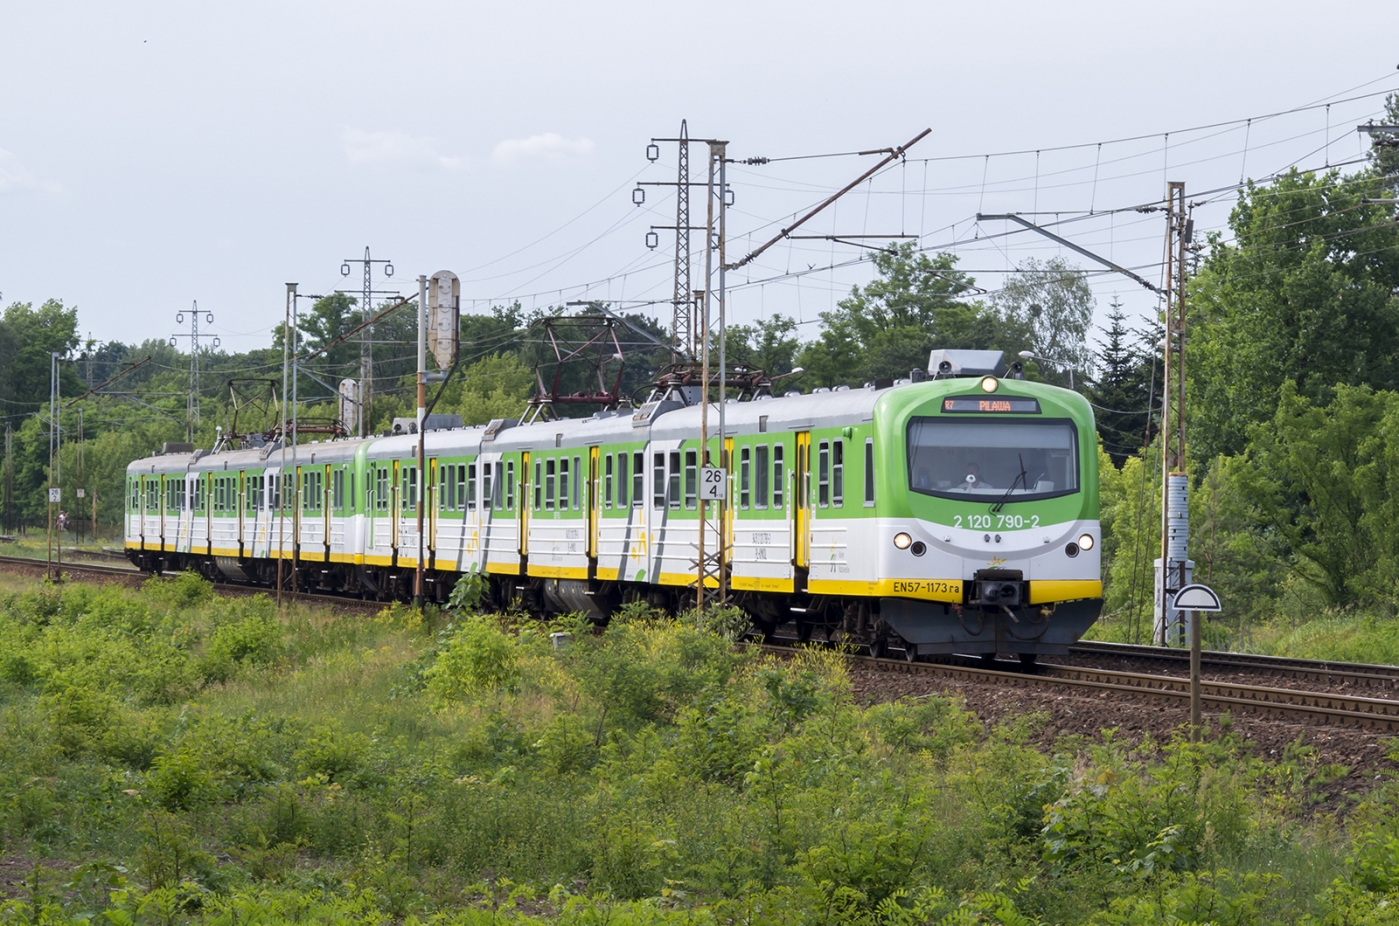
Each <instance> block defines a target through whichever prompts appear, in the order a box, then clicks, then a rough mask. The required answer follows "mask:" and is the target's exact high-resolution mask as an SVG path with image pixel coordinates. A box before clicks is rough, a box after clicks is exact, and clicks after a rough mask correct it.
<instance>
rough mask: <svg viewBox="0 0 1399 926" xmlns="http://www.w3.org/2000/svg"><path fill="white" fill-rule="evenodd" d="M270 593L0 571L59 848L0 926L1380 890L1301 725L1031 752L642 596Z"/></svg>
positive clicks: (531, 916) (1148, 914)
mask: <svg viewBox="0 0 1399 926" xmlns="http://www.w3.org/2000/svg"><path fill="white" fill-rule="evenodd" d="M1129 462H1130V461H1129ZM267 607H268V606H267V605H266V603H265V602H259V601H258V600H257V599H235V600H231V601H230V600H223V599H211V598H210V597H209V596H208V590H207V588H205V587H203V586H202V585H201V584H200V583H198V582H197V580H193V579H181V580H179V581H168V580H166V581H156V582H152V583H149V584H148V585H147V587H146V588H144V589H142V590H140V591H129V590H125V589H121V588H112V587H109V588H95V587H92V586H67V587H63V588H57V589H46V588H43V587H41V586H36V587H35V588H34V590H32V591H24V592H22V593H19V594H13V595H10V596H9V597H8V598H6V600H4V601H3V602H0V652H3V653H7V654H12V653H20V654H22V655H23V656H24V660H23V662H22V663H21V662H20V661H19V660H15V659H9V660H7V661H5V662H4V663H3V665H4V667H5V669H4V673H5V674H4V677H3V679H2V680H0V844H3V845H4V846H5V850H6V851H7V852H9V853H13V854H15V855H17V856H19V857H26V856H28V857H34V858H45V859H56V860H59V861H60V862H61V863H62V864H64V865H65V866H69V865H72V864H79V863H80V864H81V867H79V868H70V869H69V870H70V871H71V872H72V874H69V875H48V876H41V874H40V873H38V872H36V873H35V874H34V876H33V877H31V878H28V879H26V884H25V887H24V888H22V889H21V891H20V892H19V894H18V895H17V896H14V897H12V898H11V899H9V900H8V901H5V902H4V903H3V906H2V907H0V921H3V922H5V923H11V924H28V923H38V922H40V921H42V922H45V923H69V922H73V923H77V922H78V921H79V920H81V921H83V922H99V921H100V922H107V923H130V924H136V923H144V922H160V923H162V924H177V923H186V922H188V923H194V922H210V923H224V922H234V921H237V922H253V921H256V922H268V923H280V922H307V921H315V922H327V923H339V922H354V923H380V922H388V921H401V922H408V921H410V920H411V921H414V922H426V921H429V920H431V921H433V922H438V923H444V924H445V923H457V922H460V923H488V922H518V923H545V922H551V923H579V924H594V923H599V922H612V923H623V924H625V923H638V924H642V923H644V924H657V923H670V922H675V923H690V924H693V923H715V924H717V923H722V922H765V923H771V924H778V926H788V924H791V926H807V924H811V926H815V924H834V923H842V924H844V923H854V924H860V926H866V924H867V926H885V924H913V923H958V924H962V923H1040V922H1043V923H1050V922H1053V923H1113V924H1121V923H1146V922H1156V921H1162V920H1164V921H1170V918H1171V917H1175V918H1176V920H1177V921H1182V922H1188V921H1200V922H1204V921H1214V922H1235V923H1291V922H1303V921H1307V917H1312V918H1313V921H1315V922H1323V921H1334V922H1346V921H1347V920H1346V919H1345V917H1351V919H1350V920H1349V921H1351V922H1359V921H1366V922H1368V921H1373V918H1374V917H1375V916H1378V915H1383V913H1382V911H1384V910H1386V909H1388V908H1387V907H1385V906H1383V902H1386V898H1391V897H1393V896H1394V895H1393V894H1392V893H1390V892H1391V890H1392V888H1393V884H1392V882H1394V881H1395V879H1396V876H1395V874H1394V872H1396V871H1399V863H1396V862H1395V857H1396V853H1395V849H1394V846H1395V845H1399V842H1397V841H1396V840H1399V825H1396V824H1395V822H1394V821H1395V820H1396V819H1399V815H1397V814H1396V813H1395V811H1394V807H1395V805H1396V799H1395V797H1394V792H1391V791H1390V790H1389V786H1386V787H1385V788H1382V789H1381V790H1380V791H1379V792H1377V794H1376V796H1375V797H1374V798H1372V799H1371V800H1369V801H1367V802H1366V803H1364V804H1362V805H1361V806H1360V807H1359V808H1358V809H1357V810H1356V812H1355V814H1354V817H1353V820H1354V822H1353V824H1352V825H1351V832H1349V833H1348V832H1346V830H1344V829H1343V828H1340V827H1338V826H1336V825H1334V824H1331V825H1316V824H1314V823H1312V822H1309V818H1308V817H1307V816H1306V813H1307V812H1308V809H1309V808H1311V807H1312V806H1313V803H1314V801H1315V799H1316V798H1315V791H1316V789H1318V788H1319V787H1320V786H1321V785H1322V784H1324V783H1326V782H1329V781H1332V780H1334V779H1335V777H1336V776H1337V775H1338V774H1343V773H1344V770H1336V769H1328V768H1326V767H1324V766H1320V765H1319V764H1317V763H1316V762H1315V761H1314V760H1309V759H1308V757H1307V754H1306V750H1305V748H1297V749H1292V748H1290V749H1289V750H1287V751H1286V754H1285V755H1284V756H1283V757H1281V758H1280V759H1279V760H1278V761H1275V762H1270V761H1262V760H1259V759H1257V758H1255V757H1253V756H1252V755H1251V752H1250V749H1249V748H1248V746H1247V745H1246V744H1243V743H1239V742H1236V741H1235V740H1234V739H1232V738H1230V737H1221V738H1215V739H1211V740H1209V741H1207V742H1205V743H1203V744H1189V743H1185V742H1183V741H1172V742H1170V743H1168V744H1166V745H1165V746H1158V745H1156V744H1154V743H1152V742H1150V741H1143V742H1141V743H1135V744H1127V743H1123V742H1120V741H1119V739H1118V737H1117V736H1116V735H1115V734H1113V733H1112V732H1111V731H1107V732H1105V733H1104V735H1103V736H1102V737H1101V738H1099V739H1097V740H1096V741H1085V742H1078V743H1064V744H1061V746H1060V747H1059V748H1058V750H1057V751H1055V752H1053V753H1050V752H1046V751H1041V750H1040V749H1037V748H1034V747H1031V746H1030V745H1028V736H1029V731H1030V729H1031V728H1032V725H1031V724H1028V723H1024V722H1019V721H1015V722H1011V723H1008V724H1005V725H1001V726H997V727H993V728H990V729H988V728H986V727H985V726H984V725H983V724H982V723H981V722H980V721H979V720H978V719H977V718H976V717H975V716H973V715H971V714H970V713H969V712H967V711H966V710H965V708H964V707H963V706H962V705H961V703H960V702H959V701H958V700H956V699H955V698H951V697H944V696H929V697H920V698H910V699H904V700H900V701H896V702H892V703H886V704H875V705H870V706H862V705H860V704H858V703H856V701H855V700H854V698H853V696H852V685H851V681H850V679H849V678H848V677H847V675H846V668H845V665H844V663H843V662H842V661H841V660H840V658H839V656H838V655H836V654H833V653H831V652H829V651H818V650H804V651H799V652H797V653H795V654H794V655H793V656H792V657H791V658H790V659H785V660H778V659H775V658H772V657H765V656H763V655H761V654H759V653H758V652H756V651H753V650H742V649H736V648H735V647H734V646H733V645H732V644H731V643H730V642H729V641H728V640H727V639H725V638H724V637H723V636H721V635H719V634H718V633H715V632H713V631H712V630H710V629H706V628H705V627H704V626H701V623H702V622H699V621H693V620H682V621H676V620H671V619H668V618H665V617H664V616H663V615H660V614H658V613H657V612H654V611H651V610H650V609H648V608H647V607H646V606H645V605H644V604H642V603H634V604H633V605H630V606H629V607H628V608H627V609H626V613H625V614H621V615H618V617H617V619H615V620H614V621H612V622H611V623H610V624H609V625H608V626H607V627H606V628H605V629H603V630H601V631H595V629H594V628H592V626H591V625H590V624H589V623H588V622H587V621H586V620H583V619H582V618H580V617H577V616H574V617H568V618H565V619H562V620H561V621H560V622H559V623H558V624H556V625H549V626H545V627H541V626H539V625H537V624H535V623H533V622H530V621H523V622H522V621H520V620H518V619H506V618H499V617H486V616H480V615H474V616H467V617H465V618H462V617H459V618H458V620H457V621H456V622H455V623H453V624H450V625H447V626H444V627H442V628H441V629H440V630H438V629H437V628H435V627H434V622H433V620H431V619H429V618H428V617H424V618H423V619H399V618H398V617H394V616H392V615H389V616H386V617H385V618H384V619H379V620H373V621H362V620H357V619H350V618H334V617H331V616H329V615H326V614H324V613H320V614H317V613H313V612H303V611H296V610H293V611H291V612H289V613H286V614H283V615H281V616H280V618H281V619H275V618H274V617H273V612H271V611H269V610H266V609H267ZM268 618H273V619H271V620H268ZM555 626H557V627H560V628H561V629H564V630H567V631H568V632H569V633H570V634H571V638H572V642H571V644H570V645H568V646H566V647H562V648H557V649H556V648H554V647H553V646H551V645H550V643H549V641H548V632H549V631H550V630H552V629H554V627H555ZM226 628H240V630H239V632H238V634H236V635H233V636H229V637H220V633H221V632H225V629H226ZM253 629H256V631H257V632H256V633H255V634H254V633H252V630H253ZM245 633H247V634H248V636H244V635H243V634H245ZM250 638H251V639H255V640H257V641H261V642H259V643H258V645H255V646H245V647H242V648H241V649H240V648H239V647H237V646H234V645H233V644H234V643H236V642H238V641H242V640H246V639H250ZM216 640H225V641H227V642H225V643H221V644H219V645H220V646H224V647H225V649H224V652H225V655H226V656H227V657H228V658H229V659H232V660H234V663H235V665H234V667H233V670H232V671H231V673H230V674H229V675H228V677H227V678H226V680H223V681H217V680H210V679H207V678H205V677H204V676H203V675H201V667H203V666H206V665H208V664H209V653H210V651H211V650H212V649H213V648H214V647H215V641H216ZM268 640H270V641H271V643H270V644H269V645H268V646H266V647H264V646H263V643H264V642H266V641H268ZM108 650H110V651H111V653H110V654H109V653H108ZM235 653H239V654H241V655H238V656H235ZM181 667H182V668H181ZM405 674H408V675H414V674H417V675H421V676H422V677H424V678H425V679H426V684H425V685H424V686H405V685H404V684H403V678H404V677H405ZM390 691H394V692H395V695H394V697H392V698H390V697H389V693H390ZM434 706H435V707H438V708H441V709H439V710H435V711H434V710H431V709H430V708H432V707H434ZM1326 871H1335V872H1339V877H1334V876H1333V875H1322V876H1321V877H1320V879H1319V880H1318V876H1317V875H1316V874H1315V873H1316V872H1326ZM1333 877H1334V880H1332V879H1333ZM1367 917H1368V918H1367ZM1327 918H1330V919H1329V920H1328V919H1327Z"/></svg>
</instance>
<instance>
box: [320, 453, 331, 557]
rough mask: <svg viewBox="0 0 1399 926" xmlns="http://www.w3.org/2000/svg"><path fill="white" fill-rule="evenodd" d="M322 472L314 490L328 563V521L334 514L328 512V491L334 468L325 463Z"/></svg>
mask: <svg viewBox="0 0 1399 926" xmlns="http://www.w3.org/2000/svg"><path fill="white" fill-rule="evenodd" d="M322 470H323V472H322V475H321V484H320V485H319V486H317V487H316V488H317V489H319V490H320V492H319V494H320V496H321V543H322V545H323V546H324V548H325V561H326V562H327V563H328V562H330V524H331V520H330V519H331V517H332V515H333V514H334V512H332V511H331V510H330V503H331V500H332V499H331V491H330V489H331V482H332V481H333V479H334V477H333V476H332V475H331V473H332V472H333V471H334V467H332V466H331V465H330V464H328V463H327V464H326V465H325V466H323V467H322Z"/></svg>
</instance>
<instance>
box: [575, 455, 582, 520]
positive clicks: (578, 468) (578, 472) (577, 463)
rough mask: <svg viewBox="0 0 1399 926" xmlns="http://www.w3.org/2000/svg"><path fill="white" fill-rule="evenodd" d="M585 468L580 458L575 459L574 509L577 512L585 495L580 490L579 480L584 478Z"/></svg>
mask: <svg viewBox="0 0 1399 926" xmlns="http://www.w3.org/2000/svg"><path fill="white" fill-rule="evenodd" d="M582 474H583V467H582V463H581V461H580V460H579V458H578V457H574V458H573V507H574V509H575V510H576V509H577V508H578V506H579V505H580V504H582V502H583V493H582V492H581V491H579V490H580V488H581V486H580V485H579V480H580V479H582V478H583V475H582Z"/></svg>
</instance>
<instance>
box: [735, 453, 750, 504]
mask: <svg viewBox="0 0 1399 926" xmlns="http://www.w3.org/2000/svg"><path fill="white" fill-rule="evenodd" d="M750 454H751V451H750V450H749V449H748V448H747V447H744V448H743V449H742V450H740V451H739V452H738V507H740V508H742V509H744V510H745V511H746V510H747V509H748V506H749V503H750V499H751V497H752V494H753V492H752V485H753V461H752V459H751V457H750Z"/></svg>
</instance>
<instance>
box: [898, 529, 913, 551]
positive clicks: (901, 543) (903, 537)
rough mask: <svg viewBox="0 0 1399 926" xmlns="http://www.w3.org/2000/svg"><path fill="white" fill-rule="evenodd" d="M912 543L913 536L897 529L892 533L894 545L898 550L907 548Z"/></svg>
mask: <svg viewBox="0 0 1399 926" xmlns="http://www.w3.org/2000/svg"><path fill="white" fill-rule="evenodd" d="M912 543H913V538H912V537H910V536H909V535H908V534H906V533H904V532H903V531H899V532H898V533H897V534H895V535H894V546H896V547H898V548H899V549H900V550H907V549H908V548H909V545H910V544H912Z"/></svg>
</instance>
